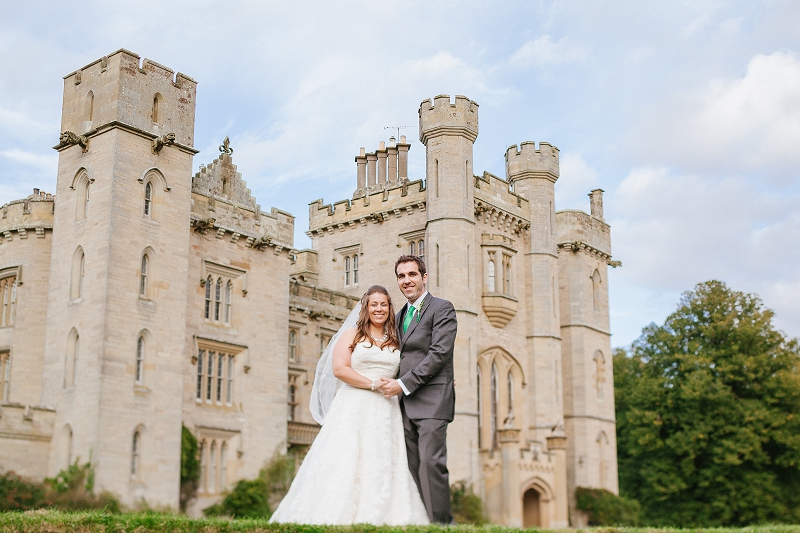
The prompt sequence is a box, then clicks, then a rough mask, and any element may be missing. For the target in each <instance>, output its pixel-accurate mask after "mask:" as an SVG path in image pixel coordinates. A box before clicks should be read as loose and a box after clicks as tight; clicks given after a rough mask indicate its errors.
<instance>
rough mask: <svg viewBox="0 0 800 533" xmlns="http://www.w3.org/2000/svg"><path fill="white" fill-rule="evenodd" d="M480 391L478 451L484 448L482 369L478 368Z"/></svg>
mask: <svg viewBox="0 0 800 533" xmlns="http://www.w3.org/2000/svg"><path fill="white" fill-rule="evenodd" d="M475 382H476V384H477V387H478V388H477V391H478V449H480V448H482V447H483V406H482V405H481V399H482V398H481V367H478V375H477V378H476V380H475Z"/></svg>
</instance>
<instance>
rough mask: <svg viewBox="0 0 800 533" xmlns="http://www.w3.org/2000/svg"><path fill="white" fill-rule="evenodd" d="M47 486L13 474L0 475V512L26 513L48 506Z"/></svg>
mask: <svg viewBox="0 0 800 533" xmlns="http://www.w3.org/2000/svg"><path fill="white" fill-rule="evenodd" d="M47 496H48V495H47V486H46V485H44V484H43V483H36V482H33V481H29V480H27V479H25V478H22V477H20V476H18V475H17V474H15V473H14V472H6V473H3V474H0V511H27V510H29V509H39V508H41V507H47V506H49V505H50V503H51V502H50V500H49V499H48V497H47Z"/></svg>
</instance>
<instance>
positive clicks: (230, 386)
mask: <svg viewBox="0 0 800 533" xmlns="http://www.w3.org/2000/svg"><path fill="white" fill-rule="evenodd" d="M226 375H227V376H228V387H227V388H226V389H225V394H226V396H225V402H226V403H227V404H228V405H230V404H232V403H233V356H232V355H229V356H228V373H227V374H226Z"/></svg>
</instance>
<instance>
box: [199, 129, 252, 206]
mask: <svg viewBox="0 0 800 533" xmlns="http://www.w3.org/2000/svg"><path fill="white" fill-rule="evenodd" d="M220 151H221V152H222V153H221V154H220V156H219V158H218V159H215V160H214V162H213V163H211V164H210V165H208V166H201V167H200V172H198V173H197V174H195V175H194V177H193V178H192V192H195V193H197V194H202V195H203V196H208V197H209V198H214V197H216V198H220V199H222V200H227V201H228V202H231V203H232V204H234V205H237V206H241V207H245V208H247V209H250V210H252V211H256V212H260V211H261V208H260V207H259V206H258V204H256V199H255V198H254V197H253V195H252V194H251V192H250V189H248V188H247V182H245V181H244V180H243V179H242V174H241V173H240V172H237V171H236V165H234V164H233V148H231V147H230V140H228V138H227V137H225V142H224V143H223V144H222V146H220Z"/></svg>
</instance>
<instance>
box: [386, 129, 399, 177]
mask: <svg viewBox="0 0 800 533" xmlns="http://www.w3.org/2000/svg"><path fill="white" fill-rule="evenodd" d="M386 152H387V153H388V154H389V176H388V178H387V181H388V183H389V184H394V183H396V182H397V140H396V139H395V138H394V137H390V138H389V147H388V148H387V149H386Z"/></svg>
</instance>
